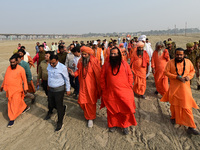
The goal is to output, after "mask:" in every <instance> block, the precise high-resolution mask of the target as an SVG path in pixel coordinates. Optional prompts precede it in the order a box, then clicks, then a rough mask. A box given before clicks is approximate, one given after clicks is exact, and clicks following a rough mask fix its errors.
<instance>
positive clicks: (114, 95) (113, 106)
mask: <svg viewBox="0 0 200 150" xmlns="http://www.w3.org/2000/svg"><path fill="white" fill-rule="evenodd" d="M113 72H114V73H116V72H117V68H115V69H114V70H113ZM132 84H133V74H132V72H131V69H130V67H129V65H128V63H127V62H125V61H122V63H121V66H120V69H119V72H118V74H117V75H116V76H114V75H113V74H112V69H111V66H110V63H109V61H106V62H105V64H104V66H103V67H102V71H101V88H102V99H101V100H102V104H101V108H103V107H104V106H106V108H107V111H108V126H109V127H112V126H113V125H114V126H118V127H123V128H126V127H128V126H130V125H136V124H137V122H136V120H135V117H134V115H133V114H134V113H135V108H136V106H135V101H134V93H133V90H132V87H133V85H132ZM122 116H123V117H122ZM129 118H131V119H129Z"/></svg>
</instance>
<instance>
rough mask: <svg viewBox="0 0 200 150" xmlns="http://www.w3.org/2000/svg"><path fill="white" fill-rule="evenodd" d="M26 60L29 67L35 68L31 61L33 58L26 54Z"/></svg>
mask: <svg viewBox="0 0 200 150" xmlns="http://www.w3.org/2000/svg"><path fill="white" fill-rule="evenodd" d="M27 57H28V62H27V63H29V67H30V68H31V67H32V66H33V67H34V68H35V65H34V62H33V59H32V58H31V56H28V55H27ZM21 59H22V60H24V57H22V58H21Z"/></svg>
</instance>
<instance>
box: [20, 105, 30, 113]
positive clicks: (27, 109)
mask: <svg viewBox="0 0 200 150" xmlns="http://www.w3.org/2000/svg"><path fill="white" fill-rule="evenodd" d="M30 109H31V108H30V107H29V106H27V107H26V108H25V109H24V111H23V112H22V114H23V113H25V112H27V111H29V110H30Z"/></svg>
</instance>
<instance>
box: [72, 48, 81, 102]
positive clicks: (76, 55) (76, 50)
mask: <svg viewBox="0 0 200 150" xmlns="http://www.w3.org/2000/svg"><path fill="white" fill-rule="evenodd" d="M71 52H72V53H73V55H74V63H73V66H74V67H75V69H74V71H76V70H78V68H77V65H78V61H79V59H80V58H81V53H80V47H75V48H73V49H72V50H71ZM73 82H74V85H75V86H74V94H75V96H74V98H76V99H77V98H78V94H79V81H78V76H77V77H76V78H75V79H74V80H73Z"/></svg>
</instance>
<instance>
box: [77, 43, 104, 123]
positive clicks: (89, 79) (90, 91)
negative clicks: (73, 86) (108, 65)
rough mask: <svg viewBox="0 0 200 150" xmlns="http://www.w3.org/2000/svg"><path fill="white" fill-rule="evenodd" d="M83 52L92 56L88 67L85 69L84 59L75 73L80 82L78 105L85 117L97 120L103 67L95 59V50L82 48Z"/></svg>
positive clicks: (80, 61)
mask: <svg viewBox="0 0 200 150" xmlns="http://www.w3.org/2000/svg"><path fill="white" fill-rule="evenodd" d="M81 51H82V52H86V53H89V54H90V61H89V63H88V65H87V67H83V64H82V58H81V59H80V60H79V62H78V65H77V68H78V70H77V71H76V72H75V77H77V76H78V80H79V97H78V103H79V105H80V107H81V108H82V109H83V111H84V116H85V118H86V119H87V120H93V119H95V118H96V103H97V99H99V98H100V96H101V87H100V73H101V67H100V65H99V62H98V59H97V58H95V57H94V56H93V55H92V54H93V50H92V49H91V48H89V47H85V46H84V47H82V48H81Z"/></svg>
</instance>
